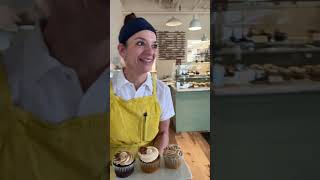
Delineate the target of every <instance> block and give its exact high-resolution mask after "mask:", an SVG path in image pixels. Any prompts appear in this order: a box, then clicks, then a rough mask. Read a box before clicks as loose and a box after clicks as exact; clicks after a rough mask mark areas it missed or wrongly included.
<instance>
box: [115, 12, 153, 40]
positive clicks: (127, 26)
mask: <svg viewBox="0 0 320 180" xmlns="http://www.w3.org/2000/svg"><path fill="white" fill-rule="evenodd" d="M142 30H149V31H152V32H154V34H156V30H155V29H154V27H153V26H152V25H151V24H150V23H149V22H148V21H147V20H145V19H144V18H142V17H136V15H135V14H134V13H131V14H128V15H126V17H125V18H124V25H123V26H122V28H121V30H120V33H119V37H118V40H119V43H122V44H124V45H126V43H127V40H128V39H129V38H130V37H131V36H132V35H133V34H135V33H137V32H139V31H142ZM156 35H157V34H156Z"/></svg>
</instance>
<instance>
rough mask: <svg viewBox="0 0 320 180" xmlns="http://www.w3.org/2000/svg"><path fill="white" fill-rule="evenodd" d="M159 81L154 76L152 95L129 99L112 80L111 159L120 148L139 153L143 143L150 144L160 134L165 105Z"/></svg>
mask: <svg viewBox="0 0 320 180" xmlns="http://www.w3.org/2000/svg"><path fill="white" fill-rule="evenodd" d="M110 82H111V81H110ZM156 82H157V81H156V79H154V78H153V90H152V95H151V96H145V97H140V98H135V99H130V100H128V101H126V100H124V99H122V98H121V97H118V96H116V95H115V93H114V91H113V88H112V84H111V83H110V120H111V121H110V147H111V150H110V159H112V157H113V155H114V154H115V153H116V152H117V151H119V150H127V151H130V152H132V153H134V154H135V155H136V154H137V152H138V148H139V147H140V146H144V145H147V144H150V143H151V142H152V141H153V140H154V138H155V137H156V136H157V134H158V131H159V122H160V113H161V109H160V105H159V103H158V98H157V87H156Z"/></svg>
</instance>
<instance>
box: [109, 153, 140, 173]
mask: <svg viewBox="0 0 320 180" xmlns="http://www.w3.org/2000/svg"><path fill="white" fill-rule="evenodd" d="M134 162H135V160H134V155H133V154H132V153H130V152H128V151H119V152H117V153H116V154H115V155H114V158H113V161H112V166H113V168H114V171H115V174H116V176H117V177H120V178H125V177H128V176H130V175H131V174H132V173H133V171H134Z"/></svg>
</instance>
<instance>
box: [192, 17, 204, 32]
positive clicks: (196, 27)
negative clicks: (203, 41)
mask: <svg viewBox="0 0 320 180" xmlns="http://www.w3.org/2000/svg"><path fill="white" fill-rule="evenodd" d="M200 29H202V27H201V23H200V21H199V19H197V18H196V16H195V15H193V19H192V21H191V22H190V25H189V30H190V31H197V30H200Z"/></svg>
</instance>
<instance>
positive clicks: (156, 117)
mask: <svg viewBox="0 0 320 180" xmlns="http://www.w3.org/2000/svg"><path fill="white" fill-rule="evenodd" d="M118 51H119V54H120V56H121V57H122V58H123V60H124V63H125V67H124V68H123V70H122V71H121V72H120V73H119V74H116V75H115V76H113V78H112V80H111V84H110V119H111V123H110V132H111V134H110V145H111V156H110V157H112V156H113V155H114V154H115V152H116V151H118V150H121V149H122V150H129V151H131V152H133V153H136V152H137V150H138V148H139V147H140V146H145V145H153V146H155V147H157V148H158V149H159V152H160V153H162V151H163V149H164V148H165V147H166V146H167V145H168V142H169V124H170V118H171V117H172V116H174V109H173V104H172V99H171V93H170V89H169V87H168V86H166V85H165V84H164V83H163V82H161V81H159V80H156V79H155V78H153V77H152V76H151V74H150V71H151V69H152V65H153V63H154V61H155V57H156V54H157V36H156V30H155V29H154V27H153V26H152V25H151V24H149V22H147V21H146V20H145V19H143V18H140V17H139V18H137V17H136V16H135V15H134V13H132V14H130V15H127V16H126V18H125V23H124V25H123V27H122V28H121V30H120V34H119V45H118Z"/></svg>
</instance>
